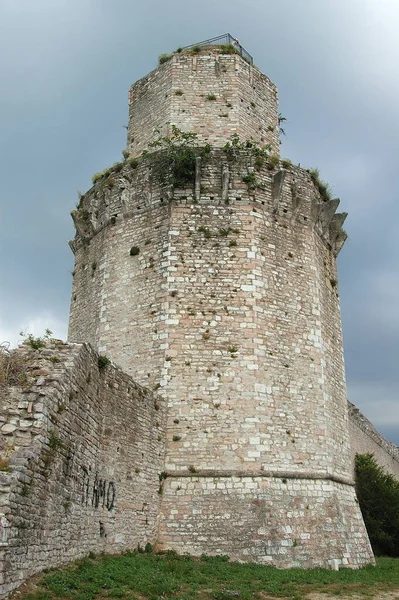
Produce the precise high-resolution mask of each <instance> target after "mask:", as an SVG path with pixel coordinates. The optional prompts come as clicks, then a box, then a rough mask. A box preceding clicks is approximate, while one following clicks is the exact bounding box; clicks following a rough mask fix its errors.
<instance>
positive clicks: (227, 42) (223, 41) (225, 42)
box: [183, 33, 254, 65]
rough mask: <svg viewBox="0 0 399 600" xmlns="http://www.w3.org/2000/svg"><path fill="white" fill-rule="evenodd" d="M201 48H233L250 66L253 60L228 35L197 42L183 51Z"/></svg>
mask: <svg viewBox="0 0 399 600" xmlns="http://www.w3.org/2000/svg"><path fill="white" fill-rule="evenodd" d="M197 46H198V47H200V48H203V47H204V46H205V47H206V46H233V47H234V49H235V51H236V52H237V54H239V55H240V56H242V58H243V59H244V60H246V61H247V62H248V63H249V64H250V65H252V64H253V62H254V59H253V57H252V56H251V55H250V53H249V52H247V51H246V50H245V48H243V47H242V46H241V44H240V42H239V41H238V40H237V39H236V38H234V37H233V36H232V35H231V34H230V33H224V34H223V35H218V36H217V37H214V38H211V39H210V40H205V41H203V42H197V43H196V44H190V45H189V46H184V48H183V50H187V49H188V48H196V47H197Z"/></svg>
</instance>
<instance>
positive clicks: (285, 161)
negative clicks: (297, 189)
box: [281, 158, 292, 169]
mask: <svg viewBox="0 0 399 600" xmlns="http://www.w3.org/2000/svg"><path fill="white" fill-rule="evenodd" d="M281 165H282V166H283V168H284V169H290V168H291V167H292V162H291V161H290V159H289V158H283V159H282V161H281Z"/></svg>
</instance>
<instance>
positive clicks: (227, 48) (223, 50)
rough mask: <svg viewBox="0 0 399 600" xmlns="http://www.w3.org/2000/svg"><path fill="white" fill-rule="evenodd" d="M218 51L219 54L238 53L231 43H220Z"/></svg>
mask: <svg viewBox="0 0 399 600" xmlns="http://www.w3.org/2000/svg"><path fill="white" fill-rule="evenodd" d="M219 51H220V54H238V50H237V49H236V48H235V47H234V46H233V44H220V46H219Z"/></svg>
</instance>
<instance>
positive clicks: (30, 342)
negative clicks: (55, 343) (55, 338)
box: [19, 329, 53, 350]
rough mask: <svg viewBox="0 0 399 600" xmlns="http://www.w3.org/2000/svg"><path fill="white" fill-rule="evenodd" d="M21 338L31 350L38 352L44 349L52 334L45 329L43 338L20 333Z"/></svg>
mask: <svg viewBox="0 0 399 600" xmlns="http://www.w3.org/2000/svg"><path fill="white" fill-rule="evenodd" d="M19 335H20V336H21V337H23V338H25V344H26V345H27V346H29V348H32V350H39V349H40V348H44V347H45V345H46V342H47V341H48V340H49V339H50V338H51V336H52V335H53V332H52V331H51V330H50V329H46V330H45V332H44V335H43V337H34V336H33V335H32V334H31V333H28V334H25V333H23V332H22V331H21V332H20V334H19Z"/></svg>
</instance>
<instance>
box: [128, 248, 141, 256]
mask: <svg viewBox="0 0 399 600" xmlns="http://www.w3.org/2000/svg"><path fill="white" fill-rule="evenodd" d="M138 254H140V248H139V247H138V246H132V247H131V248H130V256H137V255H138Z"/></svg>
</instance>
